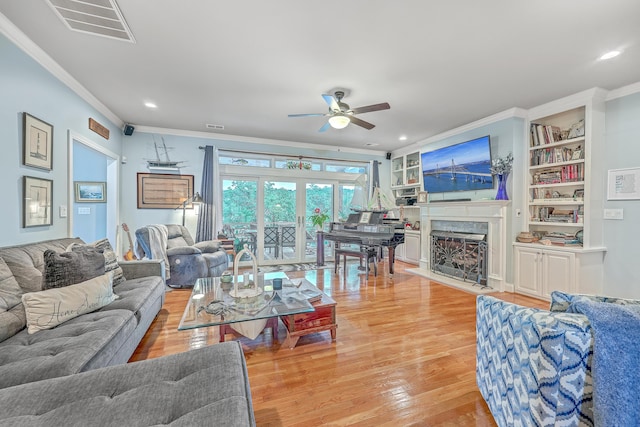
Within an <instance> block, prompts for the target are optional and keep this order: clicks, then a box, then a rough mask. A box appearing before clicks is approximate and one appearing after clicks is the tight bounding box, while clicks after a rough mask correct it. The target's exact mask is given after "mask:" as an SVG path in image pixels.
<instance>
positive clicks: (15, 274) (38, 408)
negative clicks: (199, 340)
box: [0, 238, 255, 426]
mask: <svg viewBox="0 0 640 427" xmlns="http://www.w3.org/2000/svg"><path fill="white" fill-rule="evenodd" d="M73 244H83V242H82V241H81V240H80V239H71V238H64V239H56V240H50V241H44V242H38V243H32V244H28V245H21V246H13V247H6V248H0V340H1V342H0V426H4V425H11V426H21V425H25V426H27V425H28V426H32V425H42V426H45V425H46V426H51V425H65V426H74V425H78V426H80V425H82V426H86V425H101V426H102V425H141V426H142V425H156V424H171V425H206V424H211V421H212V420H215V424H216V425H229V426H246V425H255V421H254V418H253V410H252V404H251V393H250V390H249V383H248V376H247V372H246V364H245V359H244V355H243V353H242V349H241V348H240V347H239V345H238V344H237V343H228V344H230V345H215V346H212V347H210V348H206V349H202V350H198V351H189V352H186V353H181V354H177V355H172V356H167V357H161V358H158V359H152V360H147V361H142V362H136V363H131V364H127V361H128V360H129V358H130V357H131V355H132V354H133V352H134V351H135V349H136V347H137V346H138V344H139V343H140V341H141V340H142V338H143V337H144V335H145V333H146V332H147V329H148V328H149V326H150V324H151V322H152V321H153V319H154V318H155V317H156V315H157V314H158V312H159V311H160V309H161V308H162V305H163V302H164V295H165V281H164V277H163V275H164V263H163V261H155V260H151V261H132V262H115V254H112V256H113V263H112V265H113V264H115V265H116V266H118V265H119V267H121V268H122V270H123V271H122V273H123V275H124V278H123V279H121V280H122V281H121V282H120V283H118V284H115V281H114V286H113V292H112V294H116V295H117V299H115V300H114V301H112V302H110V303H108V304H107V305H105V306H103V307H101V308H99V309H97V310H94V311H90V312H87V313H85V314H80V315H79V316H77V317H75V318H72V319H71V320H67V321H64V322H63V323H61V324H59V325H57V326H55V327H53V328H49V329H44V330H38V331H37V332H34V333H29V331H28V330H27V328H26V327H25V325H26V323H27V320H26V319H27V317H28V314H25V308H24V305H23V302H24V301H27V300H25V299H24V295H23V294H28V293H32V294H31V295H36V294H42V292H39V291H41V290H42V287H43V275H44V274H45V267H44V264H45V257H44V256H43V254H45V251H47V250H53V251H56V253H65V252H66V253H68V251H69V248H70V247H71V246H72V245H73ZM106 252H107V251H105V259H106V258H107V256H106ZM108 265H109V261H108V260H107V262H106V265H105V269H106V270H109V267H108ZM47 274H49V273H47ZM108 274H113V273H108ZM16 283H17V285H16ZM18 286H19V289H18ZM68 288H70V287H65V288H63V289H68ZM16 292H17V295H16V294H15V293H16ZM12 293H14V294H13V295H12ZM21 298H22V302H20V301H21ZM27 311H30V310H27ZM29 328H31V325H30V326H29Z"/></svg>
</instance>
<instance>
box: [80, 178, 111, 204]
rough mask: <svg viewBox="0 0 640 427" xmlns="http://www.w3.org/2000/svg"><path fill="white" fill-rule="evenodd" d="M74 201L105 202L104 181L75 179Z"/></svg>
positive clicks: (105, 189)
mask: <svg viewBox="0 0 640 427" xmlns="http://www.w3.org/2000/svg"><path fill="white" fill-rule="evenodd" d="M75 187H76V203H106V201H107V188H106V183H105V182H99V181H75Z"/></svg>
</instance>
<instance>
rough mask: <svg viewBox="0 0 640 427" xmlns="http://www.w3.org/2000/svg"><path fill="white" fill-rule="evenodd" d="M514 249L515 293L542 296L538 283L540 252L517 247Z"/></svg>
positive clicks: (540, 285) (539, 283)
mask: <svg viewBox="0 0 640 427" xmlns="http://www.w3.org/2000/svg"><path fill="white" fill-rule="evenodd" d="M514 249H515V251H514V254H515V282H516V283H515V288H516V292H522V293H526V294H532V295H537V296H542V283H541V282H540V259H541V257H542V252H541V251H540V250H539V249H529V248H522V247H518V246H516V247H515V248H514Z"/></svg>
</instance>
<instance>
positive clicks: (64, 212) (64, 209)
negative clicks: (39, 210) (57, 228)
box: [59, 206, 67, 218]
mask: <svg viewBox="0 0 640 427" xmlns="http://www.w3.org/2000/svg"><path fill="white" fill-rule="evenodd" d="M59 212H60V218H66V217H67V207H66V206H60V207H59Z"/></svg>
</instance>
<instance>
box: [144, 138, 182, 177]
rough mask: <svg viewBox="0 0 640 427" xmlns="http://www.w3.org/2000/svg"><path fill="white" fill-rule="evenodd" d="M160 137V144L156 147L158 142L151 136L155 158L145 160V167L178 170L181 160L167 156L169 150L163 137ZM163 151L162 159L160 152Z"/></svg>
mask: <svg viewBox="0 0 640 427" xmlns="http://www.w3.org/2000/svg"><path fill="white" fill-rule="evenodd" d="M160 139H162V146H161V147H160V149H158V143H157V142H156V139H155V137H154V138H153V146H154V148H155V150H156V158H155V160H147V168H149V169H162V170H179V169H180V168H181V167H182V165H181V163H183V162H182V161H175V160H171V159H170V158H169V150H167V145H166V144H165V142H164V138H162V137H161V138H160ZM161 151H162V152H164V160H163V159H162V157H161V156H160V152H161Z"/></svg>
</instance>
